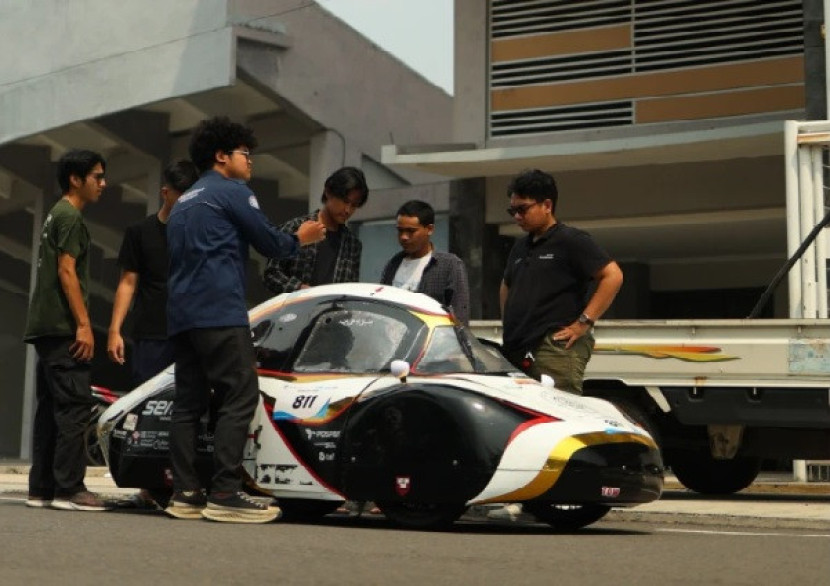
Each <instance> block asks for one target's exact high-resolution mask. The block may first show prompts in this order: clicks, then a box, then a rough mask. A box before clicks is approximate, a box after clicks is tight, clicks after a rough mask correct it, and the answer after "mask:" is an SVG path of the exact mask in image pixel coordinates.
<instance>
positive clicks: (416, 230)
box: [380, 199, 470, 324]
mask: <svg viewBox="0 0 830 586" xmlns="http://www.w3.org/2000/svg"><path fill="white" fill-rule="evenodd" d="M434 231H435V210H433V209H432V206H431V205H429V204H428V203H426V202H425V201H420V200H417V199H413V200H411V201H408V202H406V203H405V204H403V205H402V206H401V207H400V209H399V210H398V242H399V243H400V245H401V248H402V249H403V250H401V252H399V253H398V254H396V255H395V256H393V257H392V258H391V259H390V260H389V262H388V263H386V267H384V269H383V273H382V275H381V277H380V282H381V283H383V284H384V285H394V286H395V287H400V288H401V289H407V290H409V291H415V292H417V293H424V294H426V295H429V296H430V297H432V298H433V299H435V300H437V301H440V302H441V303H443V304H444V305H447V306H449V307H451V308H452V312H453V315H455V317H456V319H458V321H460V322H461V323H463V324H467V323H469V320H470V287H469V284H468V282H467V270H466V269H465V268H464V262H463V261H462V260H461V259H460V258H458V257H457V256H455V255H454V254H452V253H450V252H439V251H437V250H435V247H434V246H433V244H432V241H431V239H430V236H432V233H433V232H434Z"/></svg>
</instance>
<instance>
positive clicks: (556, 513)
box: [523, 502, 611, 531]
mask: <svg viewBox="0 0 830 586" xmlns="http://www.w3.org/2000/svg"><path fill="white" fill-rule="evenodd" d="M523 508H524V511H525V512H527V513H530V514H531V515H533V516H534V517H536V519H538V520H539V521H541V522H543V523H547V524H548V525H550V526H551V527H553V528H554V529H556V530H557V531H576V530H577V529H582V528H583V527H587V526H588V525H590V524H591V523H596V522H597V521H599V520H600V519H602V518H603V517H604V516H605V515H606V514H607V513H608V511H610V510H611V507H609V506H606V505H596V504H587V505H563V504H552V503H538V502H529V503H524V507H523Z"/></svg>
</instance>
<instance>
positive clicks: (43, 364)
mask: <svg viewBox="0 0 830 586" xmlns="http://www.w3.org/2000/svg"><path fill="white" fill-rule="evenodd" d="M105 167H106V162H105V161H104V159H103V157H102V156H101V155H99V154H98V153H94V152H92V151H84V150H72V151H68V152H67V153H66V154H64V155H63V156H62V157H61V158H60V160H59V161H58V183H59V184H60V187H61V192H62V193H63V197H61V199H60V200H58V203H56V204H55V205H54V206H53V207H52V209H51V210H50V211H49V215H48V216H46V220H45V221H44V222H43V231H42V233H41V236H40V251H39V253H38V261H37V281H36V283H35V288H34V291H33V292H32V299H31V303H30V305H29V315H28V323H27V325H26V334H25V336H24V340H25V341H26V342H27V343H29V344H34V346H35V350H36V351H37V356H38V361H37V377H36V378H37V382H36V387H37V390H36V393H37V408H36V409H35V418H34V425H33V428H34V429H33V441H32V467H31V470H30V472H29V498H28V499H27V500H26V505H27V506H29V507H48V506H51V507H52V508H55V509H64V510H69V511H102V510H105V509H107V508H109V507H108V506H107V505H106V504H105V503H104V502H103V501H102V500H101V499H100V498H99V497H98V496H97V495H95V494H93V493H91V492H89V491H88V490H87V489H86V485H85V484H84V476H85V475H86V452H85V445H84V429H85V428H86V425H87V422H88V420H89V414H90V407H91V405H92V402H93V400H92V392H91V389H90V362H91V361H92V355H93V352H94V349H95V338H94V337H93V333H92V323H91V322H90V319H89V311H88V305H89V294H88V281H89V242H90V238H89V232H88V231H87V228H86V225H85V224H84V220H83V216H82V215H81V211H82V210H83V209H84V207H85V206H86V204H88V203H94V202H96V201H98V198H99V197H100V196H101V191H102V190H103V189H104V187H105V186H106V181H105V180H104V170H105Z"/></svg>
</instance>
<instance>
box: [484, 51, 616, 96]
mask: <svg viewBox="0 0 830 586" xmlns="http://www.w3.org/2000/svg"><path fill="white" fill-rule="evenodd" d="M631 72H632V68H631V51H630V50H625V51H606V52H601V53H600V52H597V53H584V54H581V55H568V56H566V57H548V58H545V59H532V60H524V61H510V62H507V63H494V64H493V67H492V75H491V79H490V84H491V86H492V87H506V86H515V85H528V84H534V83H549V82H554V81H566V80H574V79H585V78H590V77H604V76H617V75H625V74H629V73H631Z"/></svg>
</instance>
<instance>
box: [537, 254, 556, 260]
mask: <svg viewBox="0 0 830 586" xmlns="http://www.w3.org/2000/svg"><path fill="white" fill-rule="evenodd" d="M555 256H556V255H555V254H553V253H552V252H548V253H547V254H540V255H539V260H553V259H554V258H555Z"/></svg>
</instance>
